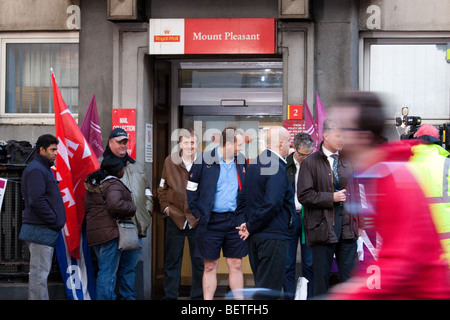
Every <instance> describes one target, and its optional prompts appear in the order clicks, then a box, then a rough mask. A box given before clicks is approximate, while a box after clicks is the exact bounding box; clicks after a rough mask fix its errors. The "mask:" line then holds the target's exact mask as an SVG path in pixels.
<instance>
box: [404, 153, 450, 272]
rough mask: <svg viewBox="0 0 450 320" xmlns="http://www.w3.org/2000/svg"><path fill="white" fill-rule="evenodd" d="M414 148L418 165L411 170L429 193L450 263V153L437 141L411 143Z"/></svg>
mask: <svg viewBox="0 0 450 320" xmlns="http://www.w3.org/2000/svg"><path fill="white" fill-rule="evenodd" d="M412 152H413V154H414V155H413V156H412V157H411V159H410V163H411V164H412V165H413V166H414V168H415V169H417V170H412V172H413V174H414V176H415V178H416V179H417V180H418V181H419V183H420V186H421V188H422V190H423V192H424V194H425V197H427V200H428V203H429V206H430V211H431V214H432V217H433V222H434V224H435V226H436V230H437V232H438V234H439V237H440V239H441V244H442V247H443V249H444V254H443V255H444V258H445V259H446V260H447V262H448V264H449V267H450V193H449V184H450V158H448V157H447V156H448V155H449V154H450V153H449V152H448V151H447V150H445V149H444V148H442V147H441V146H438V145H436V144H419V145H416V146H413V147H412Z"/></svg>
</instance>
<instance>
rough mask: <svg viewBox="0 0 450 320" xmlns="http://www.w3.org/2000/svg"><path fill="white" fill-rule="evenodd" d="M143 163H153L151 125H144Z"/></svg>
mask: <svg viewBox="0 0 450 320" xmlns="http://www.w3.org/2000/svg"><path fill="white" fill-rule="evenodd" d="M145 162H153V125H152V124H150V123H146V124H145Z"/></svg>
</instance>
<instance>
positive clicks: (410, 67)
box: [363, 38, 450, 120]
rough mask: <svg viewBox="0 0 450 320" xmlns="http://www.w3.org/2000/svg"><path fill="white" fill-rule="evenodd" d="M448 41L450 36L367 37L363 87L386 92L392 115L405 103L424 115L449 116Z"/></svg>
mask: <svg viewBox="0 0 450 320" xmlns="http://www.w3.org/2000/svg"><path fill="white" fill-rule="evenodd" d="M448 42H450V38H378V39H374V38H372V39H365V41H364V84H363V89H364V90H369V91H375V92H380V93H382V94H383V95H384V97H385V101H386V104H387V106H386V107H387V109H386V115H387V116H388V117H389V118H390V119H393V118H394V117H395V116H396V115H398V114H399V113H400V111H401V108H402V107H408V108H409V114H410V115H415V116H420V117H422V119H429V120H443V119H449V118H450V101H449V92H450V64H449V63H448V62H447V58H446V50H447V43H448Z"/></svg>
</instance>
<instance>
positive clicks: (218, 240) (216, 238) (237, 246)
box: [194, 213, 247, 260]
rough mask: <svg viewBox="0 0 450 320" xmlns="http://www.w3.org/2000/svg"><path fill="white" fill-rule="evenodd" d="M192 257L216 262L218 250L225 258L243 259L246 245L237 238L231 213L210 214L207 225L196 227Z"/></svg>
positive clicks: (237, 233) (218, 256)
mask: <svg viewBox="0 0 450 320" xmlns="http://www.w3.org/2000/svg"><path fill="white" fill-rule="evenodd" d="M195 236H196V241H195V243H196V245H195V253H194V256H195V257H196V258H200V259H203V260H217V259H219V258H220V250H221V249H222V252H223V256H224V257H226V258H243V257H245V256H246V255H247V245H246V243H245V241H244V240H242V239H241V238H240V237H239V230H237V229H236V224H235V223H234V216H233V213H211V216H210V218H209V223H208V225H206V226H205V225H201V224H199V225H198V226H197V231H196V233H195Z"/></svg>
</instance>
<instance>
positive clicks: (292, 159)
mask: <svg viewBox="0 0 450 320" xmlns="http://www.w3.org/2000/svg"><path fill="white" fill-rule="evenodd" d="M313 149H314V140H313V139H312V138H311V136H310V135H309V134H307V133H306V132H301V133H298V134H297V135H295V137H294V152H292V153H291V154H290V155H289V156H287V158H286V162H287V168H286V172H287V174H288V177H289V182H290V183H291V185H292V187H293V189H294V191H295V196H294V201H295V211H296V215H295V216H294V218H293V221H292V224H293V228H294V232H293V233H294V236H293V238H292V239H291V240H290V241H289V246H288V255H287V263H286V275H285V279H284V284H283V290H284V293H285V298H286V299H293V298H294V295H295V288H296V279H297V277H296V272H295V269H296V262H297V248H298V242H299V240H300V243H301V255H302V259H301V260H302V271H301V275H302V276H303V277H305V278H306V279H308V281H309V283H308V288H309V289H311V290H309V293H310V296H312V289H313V286H312V280H313V279H312V253H311V248H310V247H309V246H308V245H306V244H305V241H304V237H302V234H303V233H302V205H301V204H300V202H299V201H298V199H297V181H298V173H299V171H300V164H301V163H302V162H303V160H305V159H306V158H307V157H308V156H309V155H310V154H311V153H312V151H313Z"/></svg>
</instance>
